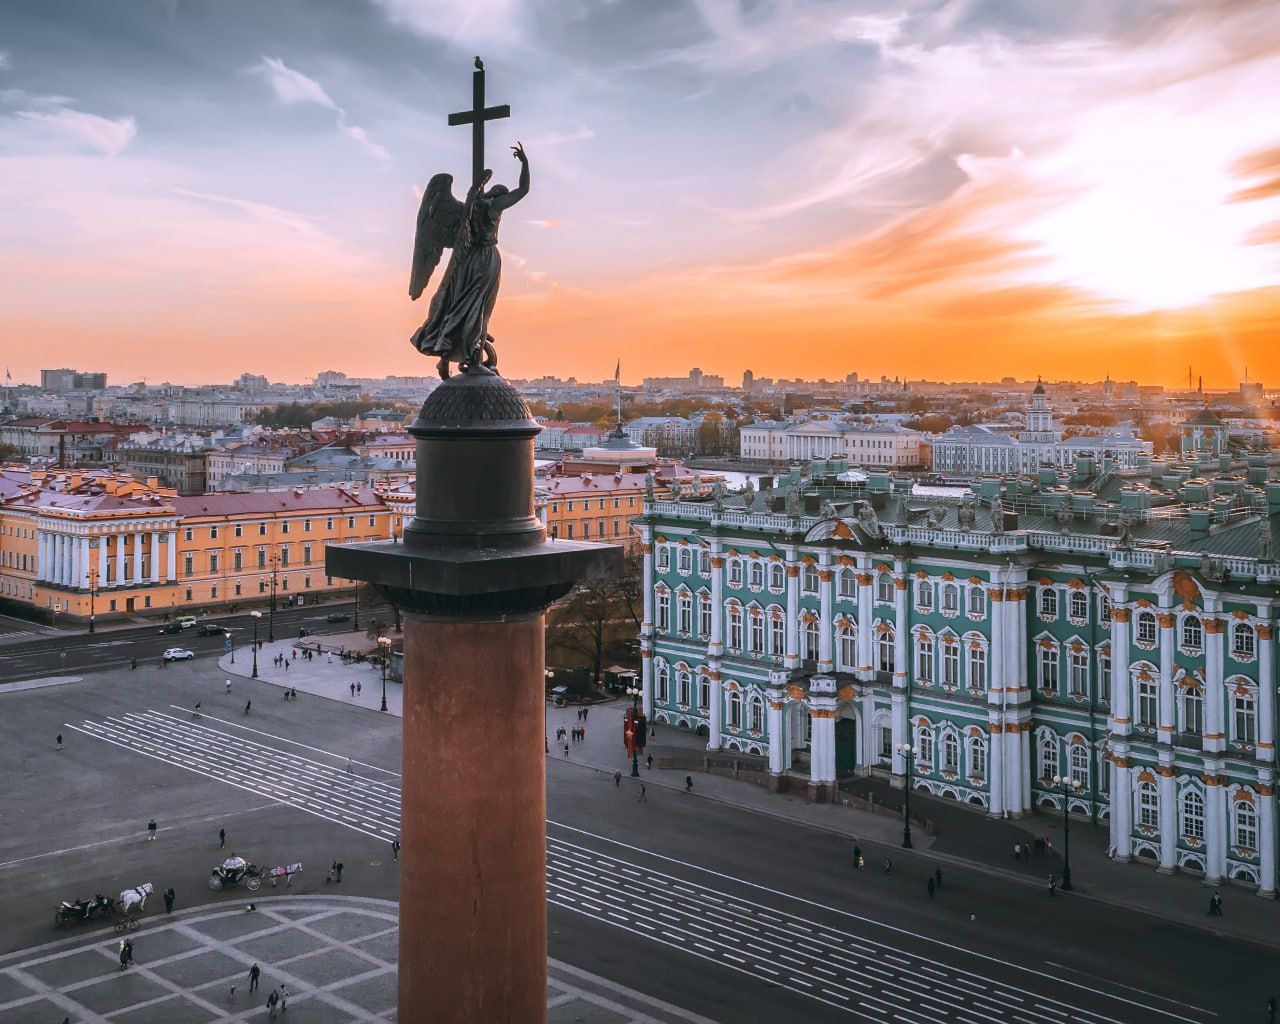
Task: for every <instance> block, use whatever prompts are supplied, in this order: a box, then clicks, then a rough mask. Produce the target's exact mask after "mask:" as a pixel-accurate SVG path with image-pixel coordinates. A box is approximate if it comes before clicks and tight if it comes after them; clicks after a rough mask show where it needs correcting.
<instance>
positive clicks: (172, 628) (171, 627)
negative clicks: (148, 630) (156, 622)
mask: <svg viewBox="0 0 1280 1024" xmlns="http://www.w3.org/2000/svg"><path fill="white" fill-rule="evenodd" d="M181 632H182V623H180V622H166V623H165V624H164V625H163V626H161V627H160V635H161V636H166V635H167V634H169V633H181Z"/></svg>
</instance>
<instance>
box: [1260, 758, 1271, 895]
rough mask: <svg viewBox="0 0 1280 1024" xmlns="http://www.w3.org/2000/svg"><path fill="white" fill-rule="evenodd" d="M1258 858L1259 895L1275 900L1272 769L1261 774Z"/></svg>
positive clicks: (1264, 770)
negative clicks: (1259, 861) (1259, 863)
mask: <svg viewBox="0 0 1280 1024" xmlns="http://www.w3.org/2000/svg"><path fill="white" fill-rule="evenodd" d="M1256 789H1257V793H1258V844H1259V849H1258V856H1259V858H1260V860H1261V861H1262V863H1261V865H1260V877H1259V879H1258V895H1259V896H1262V897H1265V898H1268V899H1273V898H1274V897H1275V895H1276V786H1275V775H1274V773H1272V772H1271V770H1270V769H1263V771H1262V772H1261V773H1260V777H1259V781H1258V785H1257V787H1256Z"/></svg>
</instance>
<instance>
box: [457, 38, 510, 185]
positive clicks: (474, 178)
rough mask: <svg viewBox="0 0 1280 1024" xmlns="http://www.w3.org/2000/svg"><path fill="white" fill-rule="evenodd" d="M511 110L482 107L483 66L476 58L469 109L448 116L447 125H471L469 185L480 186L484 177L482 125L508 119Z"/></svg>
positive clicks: (504, 107) (506, 107)
mask: <svg viewBox="0 0 1280 1024" xmlns="http://www.w3.org/2000/svg"><path fill="white" fill-rule="evenodd" d="M510 116H511V108H510V107H509V106H507V104H505V103H504V104H502V106H500V107H486V106H485V105H484V64H482V63H481V62H480V58H479V57H477V58H476V69H475V71H474V72H472V74H471V109H470V110H461V111H459V112H458V113H456V114H450V115H449V124H451V125H459V124H469V125H471V184H472V185H473V186H475V185H479V184H480V179H481V178H482V177H483V176H484V123H485V122H486V121H496V120H498V119H499V118H502V117H510Z"/></svg>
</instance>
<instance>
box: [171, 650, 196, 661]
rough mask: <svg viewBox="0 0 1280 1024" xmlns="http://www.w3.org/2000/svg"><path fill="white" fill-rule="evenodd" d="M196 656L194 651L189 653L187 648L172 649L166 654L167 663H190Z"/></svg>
mask: <svg viewBox="0 0 1280 1024" xmlns="http://www.w3.org/2000/svg"><path fill="white" fill-rule="evenodd" d="M195 656H196V655H195V652H194V651H189V650H187V649H186V648H185V647H170V648H169V649H168V650H167V651H165V652H164V660H165V661H190V660H191V659H192V658H194V657H195Z"/></svg>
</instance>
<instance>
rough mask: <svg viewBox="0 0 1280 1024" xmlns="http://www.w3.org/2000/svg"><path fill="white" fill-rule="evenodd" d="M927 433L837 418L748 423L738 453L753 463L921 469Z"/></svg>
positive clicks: (743, 428) (740, 436)
mask: <svg viewBox="0 0 1280 1024" xmlns="http://www.w3.org/2000/svg"><path fill="white" fill-rule="evenodd" d="M922 441H923V438H922V436H921V435H920V434H919V433H918V432H917V431H914V430H908V429H906V428H904V427H896V426H867V425H863V424H860V423H842V422H839V421H837V420H807V421H804V422H800V423H773V422H764V423H749V424H747V425H745V426H743V427H742V428H741V431H740V433H739V453H740V454H741V456H742V458H744V459H747V460H749V461H751V462H767V463H790V462H808V461H810V460H812V459H832V458H847V459H848V460H849V463H850V465H854V466H872V467H878V468H886V469H916V468H918V467H920V466H921V465H922V464H923V455H922V447H921V443H922Z"/></svg>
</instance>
